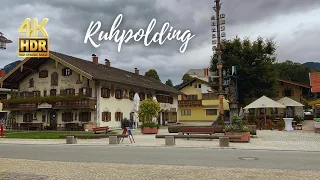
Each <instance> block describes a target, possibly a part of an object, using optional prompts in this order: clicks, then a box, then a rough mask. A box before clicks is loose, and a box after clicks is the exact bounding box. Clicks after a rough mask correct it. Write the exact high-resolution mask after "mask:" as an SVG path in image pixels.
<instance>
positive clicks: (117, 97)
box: [115, 89, 123, 99]
mask: <svg viewBox="0 0 320 180" xmlns="http://www.w3.org/2000/svg"><path fill="white" fill-rule="evenodd" d="M115 93H116V94H115V97H116V99H122V98H123V97H122V90H119V89H118V90H116V92H115Z"/></svg>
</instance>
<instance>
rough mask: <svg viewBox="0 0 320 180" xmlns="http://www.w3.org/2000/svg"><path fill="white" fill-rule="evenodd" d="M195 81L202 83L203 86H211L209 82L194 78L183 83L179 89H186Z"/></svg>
mask: <svg viewBox="0 0 320 180" xmlns="http://www.w3.org/2000/svg"><path fill="white" fill-rule="evenodd" d="M195 81H200V82H201V83H203V84H209V83H208V82H207V81H204V80H202V79H199V78H193V79H191V80H190V81H188V82H185V83H182V84H181V85H179V87H178V89H179V90H181V89H182V88H184V87H186V86H187V85H189V84H190V83H193V82H195Z"/></svg>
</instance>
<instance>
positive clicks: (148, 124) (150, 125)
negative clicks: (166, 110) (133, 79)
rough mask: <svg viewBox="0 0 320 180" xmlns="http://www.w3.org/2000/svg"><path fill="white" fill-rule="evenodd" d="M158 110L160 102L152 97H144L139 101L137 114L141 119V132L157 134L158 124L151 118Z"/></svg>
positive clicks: (155, 115) (154, 116)
mask: <svg viewBox="0 0 320 180" xmlns="http://www.w3.org/2000/svg"><path fill="white" fill-rule="evenodd" d="M159 111H160V104H159V103H158V102H156V101H153V100H152V99H145V100H143V101H141V103H140V106H139V112H138V116H139V118H140V119H141V120H142V125H141V133H142V134H157V133H158V129H159V127H160V126H159V124H158V123H156V122H152V118H156V117H158V113H159Z"/></svg>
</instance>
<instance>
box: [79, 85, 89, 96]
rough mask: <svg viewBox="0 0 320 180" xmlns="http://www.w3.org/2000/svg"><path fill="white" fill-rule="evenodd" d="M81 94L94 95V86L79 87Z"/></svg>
mask: <svg viewBox="0 0 320 180" xmlns="http://www.w3.org/2000/svg"><path fill="white" fill-rule="evenodd" d="M79 94H80V95H85V96H90V97H91V95H92V88H87V87H83V88H80V89H79Z"/></svg>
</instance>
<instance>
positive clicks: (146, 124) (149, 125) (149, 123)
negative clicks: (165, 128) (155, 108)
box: [141, 121, 160, 129]
mask: <svg viewBox="0 0 320 180" xmlns="http://www.w3.org/2000/svg"><path fill="white" fill-rule="evenodd" d="M145 127H149V128H155V127H156V128H157V129H159V128H160V125H159V124H158V123H154V122H149V121H146V122H143V124H142V125H141V129H143V128H145Z"/></svg>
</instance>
